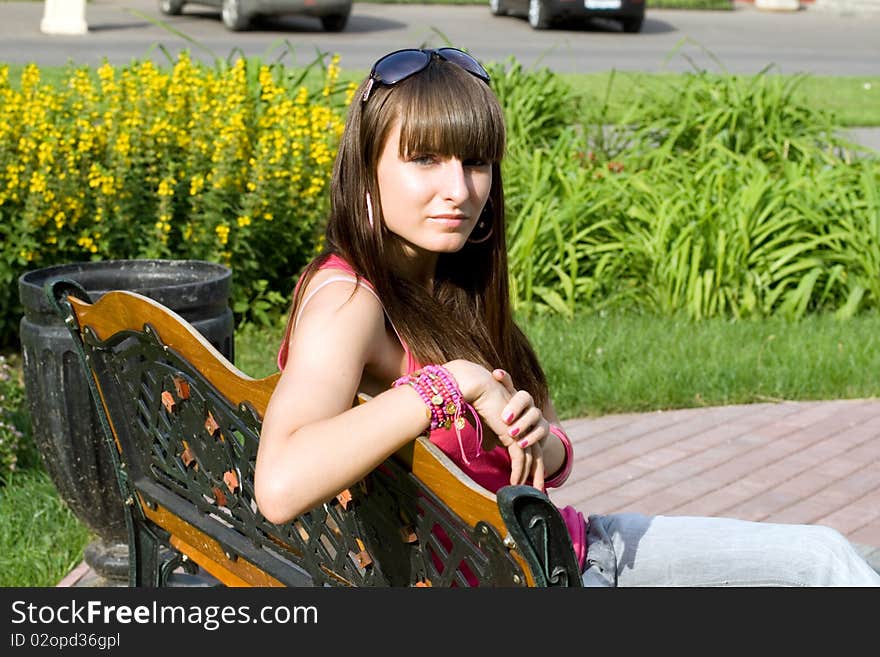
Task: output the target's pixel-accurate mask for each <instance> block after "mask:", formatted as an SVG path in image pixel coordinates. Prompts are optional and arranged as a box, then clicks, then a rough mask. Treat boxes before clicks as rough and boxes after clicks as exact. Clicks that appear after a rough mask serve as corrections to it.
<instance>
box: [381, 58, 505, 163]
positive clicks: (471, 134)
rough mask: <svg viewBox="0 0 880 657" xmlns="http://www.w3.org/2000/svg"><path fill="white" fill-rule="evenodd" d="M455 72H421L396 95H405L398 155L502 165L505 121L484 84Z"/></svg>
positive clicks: (468, 75) (402, 102) (401, 111)
mask: <svg viewBox="0 0 880 657" xmlns="http://www.w3.org/2000/svg"><path fill="white" fill-rule="evenodd" d="M449 66H453V65H449ZM456 68H457V67H456ZM459 70H460V71H461V74H460V75H442V76H441V75H433V74H432V73H433V71H430V70H429V71H425V72H424V73H423V74H422V75H417V76H414V78H413V79H412V84H408V85H406V89H399V90H398V91H400V92H404V93H403V94H401V95H402V96H405V98H400V99H399V100H400V101H401V102H400V105H399V107H400V114H399V116H400V154H401V156H406V155H408V154H409V155H413V154H433V155H439V156H441V157H458V158H459V159H461V160H471V159H478V160H483V161H485V162H498V161H500V160H501V158H502V156H503V155H504V117H503V114H502V113H501V108H500V107H499V105H498V101H497V100H496V99H495V97H494V96H493V95H492V92H491V91H490V90H489V88H488V86H486V84H485V83H484V82H482V81H480V80H477V79H476V78H475V77H473V76H472V75H470V74H469V73H467V72H465V71H464V70H461V69H459ZM462 76H464V77H462Z"/></svg>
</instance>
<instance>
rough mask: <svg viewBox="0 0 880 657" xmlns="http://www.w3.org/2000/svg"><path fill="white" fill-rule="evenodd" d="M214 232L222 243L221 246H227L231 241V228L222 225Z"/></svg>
mask: <svg viewBox="0 0 880 657" xmlns="http://www.w3.org/2000/svg"><path fill="white" fill-rule="evenodd" d="M214 232H215V233H217V239H218V240H219V241H220V244H221V246H225V245H226V242H228V241H229V226H227V225H226V224H220V225H219V226H217V227H216V228H215V229H214Z"/></svg>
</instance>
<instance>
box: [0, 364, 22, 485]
mask: <svg viewBox="0 0 880 657" xmlns="http://www.w3.org/2000/svg"><path fill="white" fill-rule="evenodd" d="M23 409H24V384H23V383H22V381H21V375H20V372H19V370H17V369H16V368H14V367H12V365H11V364H10V363H9V361H8V360H7V359H6V358H5V357H4V356H0V483H3V482H5V481H6V480H7V478H8V477H9V475H10V474H12V473H13V472H14V471H15V470H16V468H17V467H18V461H19V457H20V456H21V455H22V454H21V453H22V451H23V450H24V449H25V443H26V439H25V434H24V432H23V431H22V430H21V424H22V416H23V413H24V410H23Z"/></svg>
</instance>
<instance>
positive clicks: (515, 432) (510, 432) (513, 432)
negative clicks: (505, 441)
mask: <svg viewBox="0 0 880 657" xmlns="http://www.w3.org/2000/svg"><path fill="white" fill-rule="evenodd" d="M508 433H509V434H510V437H511V438H513V437H514V436H516V434H518V433H519V427H514V428H513V429H511V430H510V431H509V432H508Z"/></svg>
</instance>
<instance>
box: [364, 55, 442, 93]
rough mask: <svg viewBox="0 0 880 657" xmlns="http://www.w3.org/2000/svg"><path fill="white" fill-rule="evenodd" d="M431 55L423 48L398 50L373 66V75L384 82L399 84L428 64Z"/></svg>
mask: <svg viewBox="0 0 880 657" xmlns="http://www.w3.org/2000/svg"><path fill="white" fill-rule="evenodd" d="M429 61H431V56H430V55H429V54H427V53H425V52H422V51H421V50H398V51H397V52H393V53H390V54H388V55H385V56H384V57H383V58H382V59H380V60H379V61H378V62H376V64H375V66H373V77H374V78H375V79H376V80H377V81H378V82H381V83H382V84H386V85H391V84H397V83H398V82H400V81H401V80H405V79H406V78H408V77H409V76H411V75H415V74H416V73H418V72H419V71H421V70H422V69H423V68H425V67H426V66H427V65H428V62H429Z"/></svg>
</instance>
